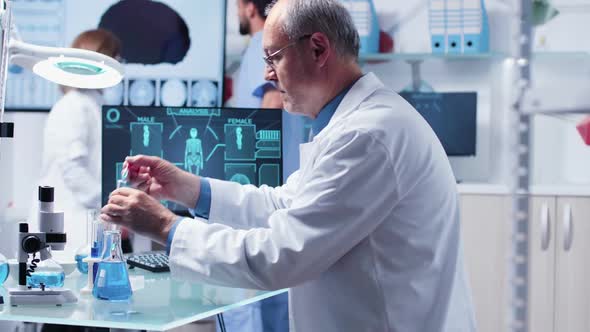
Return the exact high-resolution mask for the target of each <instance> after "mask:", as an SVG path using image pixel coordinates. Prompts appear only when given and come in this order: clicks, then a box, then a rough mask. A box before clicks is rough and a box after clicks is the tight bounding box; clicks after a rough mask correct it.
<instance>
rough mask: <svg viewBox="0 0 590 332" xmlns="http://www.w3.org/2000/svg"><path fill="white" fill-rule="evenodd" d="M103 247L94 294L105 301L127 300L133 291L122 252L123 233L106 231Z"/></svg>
mask: <svg viewBox="0 0 590 332" xmlns="http://www.w3.org/2000/svg"><path fill="white" fill-rule="evenodd" d="M102 247H103V249H102V261H100V262H99V263H98V271H97V273H96V279H94V289H93V290H92V294H93V295H94V297H96V298H98V299H103V300H109V301H121V300H127V299H129V298H130V297H131V294H132V291H131V283H130V282H129V274H128V272H127V263H126V262H125V260H124V258H123V251H122V250H121V231H119V230H106V231H105V232H104V241H103V246H102Z"/></svg>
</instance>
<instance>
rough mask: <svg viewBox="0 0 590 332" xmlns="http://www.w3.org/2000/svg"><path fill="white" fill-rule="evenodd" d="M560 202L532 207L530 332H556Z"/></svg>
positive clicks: (541, 201) (538, 201)
mask: <svg viewBox="0 0 590 332" xmlns="http://www.w3.org/2000/svg"><path fill="white" fill-rule="evenodd" d="M555 209H556V198H555V197H554V196H543V197H534V198H532V199H531V203H530V224H529V225H530V228H529V229H530V232H529V236H530V239H529V258H530V260H529V276H530V278H529V331H535V332H553V331H554V307H555V240H554V239H555V227H556V224H557V222H556V211H555Z"/></svg>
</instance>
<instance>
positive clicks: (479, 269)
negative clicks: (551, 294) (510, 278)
mask: <svg viewBox="0 0 590 332" xmlns="http://www.w3.org/2000/svg"><path fill="white" fill-rule="evenodd" d="M509 204H510V200H509V197H508V196H505V195H473V194H469V195H462V197H461V236H462V240H463V253H464V255H465V265H466V269H467V274H468V277H469V283H470V286H471V290H472V294H473V303H474V305H475V315H476V319H477V331H479V332H501V331H505V330H506V329H505V328H504V327H505V325H506V323H505V321H506V320H505V317H506V310H505V308H506V305H507V303H508V298H507V297H506V296H507V295H508V293H507V292H506V291H505V290H506V289H507V288H506V284H507V275H508V263H507V261H506V258H507V257H508V253H509V249H510V247H509V242H508V241H509V234H510V228H509V227H510V224H509V222H508V221H509V217H510V205H509Z"/></svg>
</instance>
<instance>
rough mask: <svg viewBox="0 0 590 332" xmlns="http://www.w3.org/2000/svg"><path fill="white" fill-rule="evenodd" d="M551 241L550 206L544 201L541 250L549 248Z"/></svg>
mask: <svg viewBox="0 0 590 332" xmlns="http://www.w3.org/2000/svg"><path fill="white" fill-rule="evenodd" d="M550 241H551V225H550V223H549V206H547V203H543V206H541V251H545V250H547V249H548V248H549V242H550Z"/></svg>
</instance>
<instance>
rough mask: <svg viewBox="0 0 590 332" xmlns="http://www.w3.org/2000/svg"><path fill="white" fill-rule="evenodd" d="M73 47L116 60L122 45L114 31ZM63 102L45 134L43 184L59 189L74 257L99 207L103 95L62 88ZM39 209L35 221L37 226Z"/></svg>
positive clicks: (95, 33) (87, 36) (86, 37)
mask: <svg viewBox="0 0 590 332" xmlns="http://www.w3.org/2000/svg"><path fill="white" fill-rule="evenodd" d="M71 47H73V48H80V49H86V50H91V51H96V52H99V53H102V54H105V55H108V56H110V57H113V58H116V57H118V56H119V54H120V52H121V42H120V41H119V39H118V38H117V37H116V36H115V35H113V34H112V33H111V32H110V31H107V30H104V29H95V30H88V31H85V32H83V33H81V34H80V35H78V36H77V37H76V38H75V40H74V41H73V42H72V45H71ZM60 88H61V90H62V92H63V93H64V95H63V97H62V98H61V99H60V100H58V102H57V103H55V105H54V106H53V108H52V109H51V111H50V112H49V115H48V117H47V121H46V123H45V130H44V133H43V156H42V164H41V176H40V179H39V185H46V186H52V187H54V188H55V206H56V208H57V209H60V210H63V211H64V213H65V214H64V220H65V230H66V232H67V234H68V242H67V243H66V249H65V251H66V252H67V253H70V252H71V253H72V256H71V257H72V258H73V257H74V255H73V252H74V251H75V250H76V249H77V248H78V247H80V246H81V245H83V244H84V241H85V239H86V233H85V230H86V218H87V211H88V210H89V209H99V208H100V206H101V183H100V178H101V164H100V160H101V152H102V151H101V147H102V145H101V133H100V128H101V127H100V123H101V107H102V104H103V99H102V92H101V91H100V90H85V89H75V88H71V87H65V86H62V87H60ZM37 211H38V210H37V204H36V201H35V203H34V207H33V210H32V212H31V219H32V220H33V221H34V223H37V222H38V221H37V220H36V219H37V218H36V214H37Z"/></svg>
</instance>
